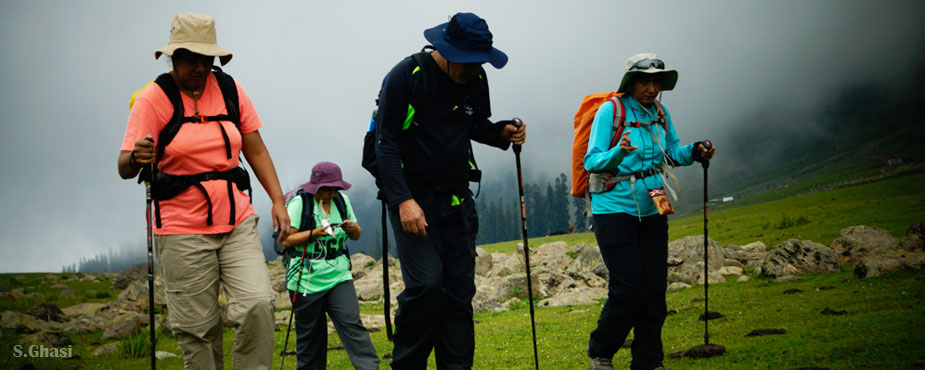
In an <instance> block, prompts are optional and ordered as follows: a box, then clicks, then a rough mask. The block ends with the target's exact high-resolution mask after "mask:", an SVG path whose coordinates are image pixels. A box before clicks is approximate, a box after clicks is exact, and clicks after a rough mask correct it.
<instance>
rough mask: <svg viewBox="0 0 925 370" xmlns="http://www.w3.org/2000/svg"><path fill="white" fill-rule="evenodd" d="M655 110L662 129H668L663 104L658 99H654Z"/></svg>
mask: <svg viewBox="0 0 925 370" xmlns="http://www.w3.org/2000/svg"><path fill="white" fill-rule="evenodd" d="M655 111H656V112H658V118H659V120H658V123H659V124H661V125H662V128H663V129H665V130H668V114H667V113H665V106H663V105H662V103H661V102H659V101H658V99H655Z"/></svg>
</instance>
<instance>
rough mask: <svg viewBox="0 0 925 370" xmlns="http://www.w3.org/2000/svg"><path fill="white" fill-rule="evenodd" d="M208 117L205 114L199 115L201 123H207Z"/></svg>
mask: <svg viewBox="0 0 925 370" xmlns="http://www.w3.org/2000/svg"><path fill="white" fill-rule="evenodd" d="M206 122H208V121H206V116H205V115H204V114H200V115H199V123H206Z"/></svg>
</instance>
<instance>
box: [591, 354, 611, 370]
mask: <svg viewBox="0 0 925 370" xmlns="http://www.w3.org/2000/svg"><path fill="white" fill-rule="evenodd" d="M591 370H613V361H612V360H610V359H607V358H600V357H591Z"/></svg>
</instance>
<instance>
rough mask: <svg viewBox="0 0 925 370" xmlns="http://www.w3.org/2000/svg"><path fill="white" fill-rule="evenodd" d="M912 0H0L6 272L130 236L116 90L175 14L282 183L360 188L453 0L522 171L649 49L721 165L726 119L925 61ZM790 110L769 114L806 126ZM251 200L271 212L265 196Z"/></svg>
mask: <svg viewBox="0 0 925 370" xmlns="http://www.w3.org/2000/svg"><path fill="white" fill-rule="evenodd" d="M923 4H925V2H921V1H908V2H903V1H872V0H871V1H846V0H836V1H764V2H752V1H709V2H705V1H697V2H693V1H667V2H648V1H645V2H643V1H637V2H624V1H498V0H489V1H472V2H467V1H453V2H448V1H406V2H398V1H362V2H360V1H311V2H309V1H300V2H275V1H274V2H253V1H246V2H243V1H242V2H228V1H222V2H208V1H206V2H189V1H150V2H128V1H80V2H76V1H4V2H2V4H0V46H2V50H3V51H2V52H0V81H2V84H0V89H2V99H0V114H2V115H0V117H2V118H0V120H2V121H0V122H2V123H0V129H2V131H0V205H2V212H0V272H20V271H60V270H61V266H62V265H65V264H71V263H75V262H77V261H78V259H79V258H81V257H89V256H92V255H94V254H97V253H100V252H104V253H105V252H106V251H108V250H109V249H110V248H113V249H117V248H118V247H119V245H121V244H124V243H137V244H139V245H143V242H142V241H143V237H144V232H145V230H144V227H145V220H144V217H143V212H144V202H143V198H144V192H143V190H142V187H141V186H139V185H136V184H135V182H134V181H126V180H121V179H120V178H119V176H118V174H117V172H116V157H117V155H118V152H119V146H120V143H121V140H122V137H123V134H124V130H125V125H126V119H127V117H128V100H129V97H130V95H131V94H132V93H133V92H134V91H135V90H137V89H138V88H140V87H141V86H142V85H144V84H145V83H147V82H148V81H150V80H152V79H153V78H154V77H155V76H156V75H157V74H159V73H162V72H165V71H167V70H168V69H169V66H168V64H167V63H166V62H165V61H163V60H155V59H154V57H153V52H154V50H155V49H157V48H160V47H161V46H163V45H164V44H166V42H167V39H168V37H169V29H170V21H171V18H172V17H173V15H175V14H176V13H181V12H196V13H202V14H207V15H211V16H213V17H215V19H216V24H217V31H218V43H219V45H221V46H222V47H224V48H225V49H227V50H229V51H231V52H232V53H233V54H234V58H233V60H232V61H231V63H229V64H228V65H227V66H226V68H225V70H226V72H229V73H230V74H231V75H233V76H234V77H235V78H236V79H237V80H238V81H239V82H240V83H241V84H242V85H243V87H244V89H245V90H246V91H247V92H248V94H249V95H250V96H251V98H252V100H253V102H254V105H255V107H256V109H257V112H258V113H259V115H260V117H261V119H262V121H263V122H264V127H263V128H262V129H261V130H260V132H261V135H262V136H263V138H264V141H265V142H266V144H267V147H268V148H269V150H270V153H271V155H272V157H273V159H274V162H275V164H276V168H277V171H278V172H279V176H280V181H281V183H282V184H283V186H284V188H286V189H284V190H289V189H292V188H294V187H295V186H296V185H297V184H300V183H302V182H304V181H307V179H308V172H309V170H310V168H311V166H312V165H313V164H314V163H316V162H318V161H322V160H330V161H334V162H336V163H338V164H340V165H341V167H342V168H343V169H344V175H345V179H346V180H347V181H351V182H353V183H354V184H356V186H357V187H358V189H368V188H369V187H370V186H371V181H370V177H369V176H368V174H366V173H365V172H363V170H362V169H361V167H360V166H359V161H360V153H361V148H362V137H363V134H364V132H365V130H366V127H367V124H368V122H369V115H370V111H371V110H372V109H373V99H374V98H375V96H376V93H377V92H378V89H379V84H380V83H381V81H382V77H383V75H384V74H385V73H386V72H387V71H388V70H389V69H390V68H391V67H392V66H393V65H394V64H395V63H396V62H398V61H399V60H400V59H402V58H403V57H405V56H407V55H410V54H411V53H413V52H416V51H418V50H419V49H420V48H421V46H423V45H424V44H425V43H426V41H425V39H424V37H423V35H422V32H423V30H424V29H426V28H430V27H433V26H435V25H437V24H439V23H442V22H445V21H446V20H447V19H448V17H449V16H450V15H452V14H454V13H456V12H459V11H471V12H475V13H476V14H478V15H480V16H481V17H483V18H485V19H486V20H487V21H488V24H489V27H490V29H491V31H492V32H493V34H494V39H495V46H496V47H498V48H499V49H501V50H503V51H505V52H506V53H507V54H508V56H509V57H510V61H509V63H508V64H507V65H506V66H505V67H504V69H502V70H495V69H493V68H491V67H490V66H487V68H488V77H489V81H490V84H491V92H492V109H493V112H494V116H493V117H492V118H493V119H494V120H500V119H509V118H511V117H514V116H518V117H521V118H523V119H524V121H525V122H526V123H527V125H528V139H527V144H526V145H525V147H524V152H523V158H524V163H525V166H526V168H527V171H528V174H527V176H528V177H529V176H530V174H534V175H535V174H538V173H548V174H549V175H554V174H558V173H560V172H566V173H567V172H568V165H569V156H570V146H571V137H572V116H573V115H574V113H575V110H576V109H577V107H578V103H579V102H580V101H581V98H582V97H583V96H584V95H586V94H589V93H593V92H602V91H608V90H613V89H616V87H617V84H618V83H619V80H620V78H621V76H622V73H623V69H624V65H625V60H626V58H627V57H628V56H630V55H632V54H635V53H638V52H655V53H657V54H659V56H660V57H662V59H663V60H664V61H665V62H666V64H667V66H668V67H669V68H673V69H677V70H678V71H679V74H680V78H679V80H678V84H677V87H676V88H675V90H674V91H672V92H666V93H665V95H664V97H663V101H664V102H665V104H666V106H667V107H668V109H669V110H670V111H671V113H672V117H673V119H674V122H675V126H676V127H677V131H678V132H679V134H680V136H681V138H682V142H683V143H687V142H690V141H695V140H699V139H702V138H705V137H710V138H714V139H715V140H716V142H717V147H718V148H719V152H718V154H717V158H716V160H715V161H714V162H715V165H714V166H721V165H722V163H723V161H732V160H733V158H732V157H733V156H731V155H730V154H731V153H723V152H722V145H723V142H722V138H723V135H724V133H725V132H728V131H729V128H730V127H731V126H730V125H747V124H748V123H747V122H743V121H741V120H740V119H738V118H740V117H744V116H748V115H750V114H754V113H755V112H758V111H766V110H767V109H769V107H772V108H773V107H778V108H780V107H785V109H786V110H787V112H790V113H788V116H787V120H788V121H793V118H795V117H800V116H801V115H802V114H804V113H807V114H808V113H811V112H813V111H816V110H818V107H819V106H820V104H824V103H826V102H829V101H830V100H831V99H832V94H833V93H835V92H837V91H838V90H839V89H840V88H843V87H845V86H851V85H857V84H863V83H870V82H875V83H876V82H879V83H883V82H885V81H886V82H888V83H896V84H901V83H902V81H904V79H903V76H905V75H906V74H908V73H910V71H911V70H912V68H916V67H918V68H920V67H922V65H923V62H925V58H923V47H922V45H925V26H923V23H925V22H923V21H922V15H923V14H925V5H923ZM781 109H784V108H781ZM804 119H805V120H809V119H811V115H806V116H805V117H804ZM796 121H797V122H788V123H782V124H804V123H810V122H799V121H800V119H796ZM757 140H759V139H757V138H756V141H757ZM724 154H726V157H724V156H723V155H724ZM476 156H477V158H478V160H479V163H480V164H481V166H482V167H483V169H484V170H485V177H486V179H488V180H489V181H496V180H498V179H501V178H504V179H506V178H508V177H512V176H514V173H513V158H512V154H511V153H510V152H501V151H498V150H494V149H491V148H485V147H481V146H477V147H476ZM730 163H731V162H730ZM511 184H514V182H513V181H512V182H511ZM350 194H354V191H353V190H352V191H351V193H350ZM355 194H360V193H359V192H357V193H355ZM254 195H255V200H254V204H255V208H256V209H257V212H258V213H259V214H261V215H264V216H266V215H268V210H269V205H268V203H269V201H268V198H267V196H266V194H265V193H264V192H263V190H262V189H261V188H259V187H258V190H256V191H255V192H254ZM354 201H355V202H356V200H354ZM267 219H268V217H264V221H263V222H261V224H263V225H262V227H268V226H266V225H267V221H266V220H267ZM361 221H362V220H361Z"/></svg>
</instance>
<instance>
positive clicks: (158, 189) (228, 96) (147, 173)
mask: <svg viewBox="0 0 925 370" xmlns="http://www.w3.org/2000/svg"><path fill="white" fill-rule="evenodd" d="M212 74H213V75H214V76H215V79H216V81H217V82H218V87H219V89H220V90H221V92H222V97H223V99H224V100H225V111H226V112H227V114H219V115H215V116H189V117H187V116H184V108H183V99H182V96H181V95H180V88H179V87H178V86H177V83H176V81H174V79H173V77H172V76H171V75H170V74H169V73H162V74H161V75H159V76H157V78H156V79H155V80H154V82H155V83H157V85H158V86H160V88H161V90H162V91H164V94H165V95H167V99H168V100H170V102H171V103H172V104H173V116H172V117H171V119H170V122H168V123H167V125H166V126H164V128H163V129H162V130H161V132H160V134H159V135H158V139H157V147H156V152H155V163H157V162H160V160H161V158H162V157H163V156H164V149H165V148H166V147H167V145H169V144H170V142H171V141H173V139H174V137H176V136H177V133H178V132H179V131H180V127H181V126H183V124H185V123H190V122H202V123H205V122H218V121H231V122H232V123H234V126H235V128H237V129H238V131H239V132H240V131H241V114H240V112H239V111H238V110H239V107H240V100H239V97H238V88H237V85H236V84H235V82H234V79H233V78H232V77H231V76H230V75H228V74H227V73H225V72H222V69H221V68H219V67H217V66H212ZM219 128H220V129H221V132H222V138H223V139H224V140H225V153H226V155H227V157H228V159H231V142H230V141H229V139H228V133H227V132H225V128H224V126H222V125H219ZM242 163H243V162H242ZM151 168H152V167H149V166H145V167H144V168H143V170H142V171H141V174H140V176H139V177H138V182H139V183H141V182H142V181H150V183H151V196H152V198H153V199H154V218H155V222H156V224H157V227H158V228H160V227H161V212H160V202H159V201H161V200H167V199H170V198H173V197H175V196H176V195H177V194H180V193H181V192H183V191H184V190H186V189H188V188H189V187H191V186H195V187H197V188H198V189H199V190H200V191H201V192H202V194H203V196H204V197H205V198H206V201H207V202H208V205H209V209H208V214H207V216H206V225H209V226H211V225H212V201H211V199H210V198H209V194H208V193H207V192H206V189H205V187H203V186H202V184H201V182H203V181H209V180H225V181H226V182H227V184H228V199H229V202H230V204H231V207H230V208H231V212H230V215H229V219H228V224H229V225H234V223H235V220H236V217H235V216H236V215H235V213H234V210H235V204H234V194H233V193H232V187H231V183H234V184H235V185H237V187H238V189H239V190H241V191H244V190H246V191H247V194H248V196H249V197H250V196H252V191H251V186H250V176H249V175H248V173H247V170H245V169H244V168H243V167H238V168H234V169H231V170H228V171H214V172H205V173H199V174H195V175H183V176H176V175H170V174H167V173H164V172H160V171H158V170H157V166H156V165H155V166H153V173H152V170H151Z"/></svg>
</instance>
